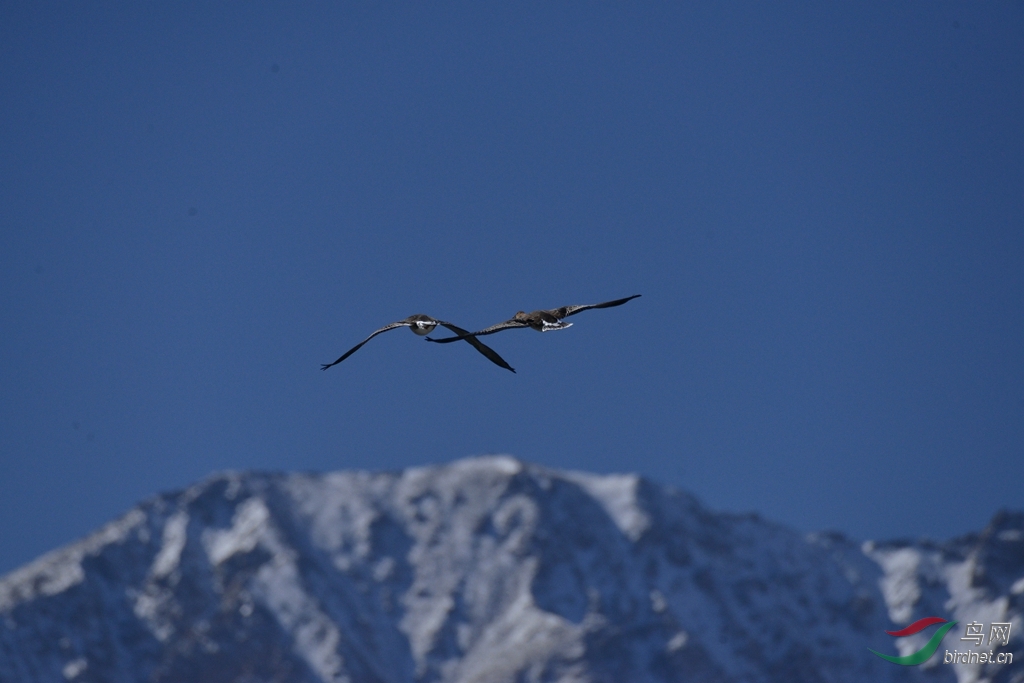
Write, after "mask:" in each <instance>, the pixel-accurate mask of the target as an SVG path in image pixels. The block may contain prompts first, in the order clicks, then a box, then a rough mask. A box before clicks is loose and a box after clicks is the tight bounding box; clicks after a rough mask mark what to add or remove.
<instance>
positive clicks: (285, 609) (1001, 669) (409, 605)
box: [0, 457, 1024, 683]
mask: <svg viewBox="0 0 1024 683" xmlns="http://www.w3.org/2000/svg"><path fill="white" fill-rule="evenodd" d="M1022 605H1024V514H1020V513H1005V512H1004V513H1000V514H998V515H997V516H996V517H995V519H993V521H992V523H991V524H990V526H989V527H988V528H987V529H985V530H984V531H983V532H981V533H980V534H977V535H972V536H969V537H965V538H960V539H956V540H953V541H949V542H945V543H931V542H899V543H871V542H868V543H864V544H861V543H855V542H853V541H851V540H849V539H846V538H844V537H842V536H841V535H838V534H817V535H812V536H810V537H806V536H803V535H801V534H798V533H796V532H794V531H792V530H790V529H787V528H785V527H782V526H780V525H777V524H773V523H771V522H768V521H765V520H763V519H760V518H759V517H757V516H753V515H730V514H721V513H715V512H711V511H709V510H708V509H706V508H704V507H702V505H701V504H700V503H699V502H698V501H697V500H696V499H694V498H693V497H691V496H689V495H687V494H685V493H681V492H678V491H673V490H667V489H664V488H661V487H659V486H656V485H654V484H652V483H650V482H648V481H645V480H643V479H640V478H638V477H635V476H629V475H619V476H596V475H589V474H582V473H574V472H559V471H552V470H548V469H544V468H541V467H535V466H531V465H527V464H524V463H521V462H519V461H517V460H515V459H512V458H505V457H488V458H477V459H470V460H463V461H459V462H456V463H453V464H450V465H447V466H439V467H429V468H418V469H411V470H406V471H404V472H401V473H394V474H375V473H366V472H336V473H329V474H320V475H312V474H259V473H245V474H236V473H228V474H223V475H218V476H215V477H212V478H210V479H208V480H206V481H204V482H201V483H200V484H197V485H196V486H193V487H192V488H190V489H188V490H187V491H185V492H183V493H177V494H173V495H164V496H160V497H158V498H156V499H153V500H151V501H148V502H146V503H143V504H142V505H139V506H138V507H137V508H135V509H133V510H131V511H130V512H128V513H127V514H126V515H124V516H123V517H121V518H120V519H118V520H116V521H114V522H111V523H110V524H108V525H107V526H105V527H104V528H102V529H100V530H99V531H98V532H96V533H95V534H93V535H92V536H90V537H88V538H86V539H84V540H82V541H80V542H78V543H75V544H72V545H70V546H68V547H66V548H63V549H60V550H57V551H54V552H52V553H50V554H48V555H45V556H44V557H42V558H40V559H39V560H37V561H35V562H33V563H31V564H29V565H27V566H25V567H23V568H21V569H19V570H17V571H15V572H13V573H11V574H9V575H7V576H6V577H4V578H2V579H0V681H3V682H4V683H7V682H15V681H17V682H22V681H24V682H28V681H32V682H35V681H40V682H42V681H46V682H51V681H53V682H57V681H59V682H62V683H63V682H65V681H75V682H76V683H79V682H85V681H97V682H104V683H114V682H118V681H124V682H132V683H134V682H137V681H160V682H165V681H182V682H185V681H188V682H190V683H193V682H202V681H210V682H214V681H216V682H218V683H222V682H228V681H239V682H242V681H245V682H256V681H289V682H306V681H308V682H311V683H312V682H314V681H316V682H321V681H330V682H335V683H340V682H342V681H348V682H351V683H363V682H367V683H370V682H381V683H384V682H387V683H398V682H399V681H459V682H465V683H469V682H471V681H472V682H481V683H483V682H487V683H497V682H503V681H508V682H510V683H511V682H520V681H522V682H526V681H563V682H566V683H568V682H570V681H571V682H584V681H595V682H596V681H629V682H636V683H641V682H645V681H650V682H655V681H658V682H662V681H710V682H715V683H730V682H734V681H735V682H739V681H744V682H751V683H754V682H758V683H759V682H769V681H771V682H776V681H777V682H779V683H782V682H785V683H802V682H807V683H810V682H819V681H822V682H823V681H829V682H832V681H834V682H847V681H848V682H850V683H854V682H857V683H860V682H863V681H873V682H885V681H935V682H945V681H949V682H952V681H959V682H960V683H966V682H968V681H985V680H990V681H993V682H995V681H999V682H1003V683H1005V682H1009V681H1016V682H1018V683H1019V682H1020V681H1024V646H1022V643H1024V623H1022V619H1021V612H1022ZM932 615H937V616H941V617H944V618H946V619H950V620H953V619H956V620H958V621H959V622H960V625H963V624H966V623H968V622H970V621H977V622H981V623H984V624H985V628H986V630H987V629H988V625H989V624H990V623H994V622H1008V623H1011V624H1012V630H1011V636H1010V641H1009V644H1008V645H1007V646H1005V647H1002V648H1001V650H1002V651H1004V652H1012V653H1013V655H1014V656H1015V658H1016V661H1015V662H1014V663H1012V664H987V665H984V664H945V663H943V661H942V656H943V648H947V649H951V650H952V649H954V648H955V649H959V650H968V649H971V644H970V643H962V642H961V641H960V639H959V636H962V635H963V634H964V631H963V628H962V627H957V628H956V629H954V630H953V631H951V632H950V633H949V634H948V635H947V636H946V638H945V640H944V642H943V647H940V649H939V651H938V654H936V655H935V656H934V657H932V658H931V660H929V661H928V662H927V663H926V664H924V665H922V666H913V667H904V666H899V665H896V664H892V663H890V662H887V661H884V660H882V659H880V658H878V657H876V656H875V655H873V654H871V653H870V652H869V648H871V649H874V650H877V651H880V652H883V653H888V654H893V655H895V654H908V653H910V652H914V651H916V650H917V649H919V648H920V647H921V646H922V645H923V644H924V643H925V642H927V640H928V638H929V637H930V636H931V635H932V633H933V632H934V629H928V630H926V631H924V632H922V633H919V634H916V635H914V636H910V637H908V638H901V639H895V638H892V637H890V636H888V635H886V634H885V633H884V631H885V630H887V629H888V630H893V629H897V628H901V627H902V626H904V625H906V624H908V623H910V622H912V621H914V620H916V619H919V618H921V617H924V616H932ZM980 649H981V650H985V651H988V650H989V649H990V648H989V645H988V642H987V639H986V641H985V643H984V647H983V648H980Z"/></svg>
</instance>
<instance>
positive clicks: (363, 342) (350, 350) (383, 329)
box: [320, 320, 412, 370]
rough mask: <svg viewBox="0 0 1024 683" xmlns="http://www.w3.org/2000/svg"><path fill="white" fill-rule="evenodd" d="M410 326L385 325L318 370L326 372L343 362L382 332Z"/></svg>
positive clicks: (404, 323)
mask: <svg viewBox="0 0 1024 683" xmlns="http://www.w3.org/2000/svg"><path fill="white" fill-rule="evenodd" d="M411 325H412V323H410V322H406V321H404V320H402V321H399V322H397V323H391V324H390V325H385V326H384V327H382V328H380V329H379V330H376V331H374V333H373V334H371V335H370V336H369V337H367V338H366V339H364V340H363V341H361V342H359V343H358V344H356V345H355V346H353V347H352V348H351V349H349V350H348V351H346V352H345V355H343V356H342V357H341V358H339V359H338V360H336V361H334V362H333V363H324V364H323V365H321V366H320V369H321V370H326V369H327V368H329V367H331V366H332V365H337V364H338V363H340V362H341V361H343V360H345V359H346V358H348V357H349V356H351V355H352V354H353V353H355V352H356V351H358V350H359V349H360V348H361V347H362V346H363V344H365V343H366V342H368V341H370V340H371V339H373V338H374V337H376V336H377V335H378V334H381V333H382V332H387V331H388V330H393V329H395V328H396V327H409V326H411Z"/></svg>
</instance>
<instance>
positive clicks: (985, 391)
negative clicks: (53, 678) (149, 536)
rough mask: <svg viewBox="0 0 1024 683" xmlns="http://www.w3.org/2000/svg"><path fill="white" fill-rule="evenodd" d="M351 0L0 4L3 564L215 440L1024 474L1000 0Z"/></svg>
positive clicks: (881, 503)
mask: <svg viewBox="0 0 1024 683" xmlns="http://www.w3.org/2000/svg"><path fill="white" fill-rule="evenodd" d="M372 4H373V7H368V6H367V3H357V2H321V3H285V2H277V3H272V2H261V3H237V2H230V3H229V2H203V3H191V4H189V3H160V2H132V3H118V4H110V3H106V4H100V5H97V4H96V3H87V2H68V1H61V2H52V3H10V2H4V3H2V4H0V207H2V208H0V221H2V223H0V291H2V298H0V358H2V360H0V387H2V390H0V571H7V570H10V569H12V568H14V567H16V566H18V565H20V564H22V563H24V562H26V561H28V560H30V559H32V558H33V557H35V556H36V555H38V554H40V553H42V552H44V551H46V550H49V549H51V548H53V547H55V546H57V545H59V544H63V543H66V542H69V541H72V540H74V539H75V538H77V537H79V536H81V535H83V534H85V533H87V532H89V531H90V530H92V529H94V528H95V527H97V526H98V525H100V524H101V523H103V522H104V521H106V520H108V519H110V518H112V517H114V516H115V515H117V514H119V513H121V512H123V511H124V510H126V509H127V508H129V507H130V506H131V505H133V504H134V503H135V502H137V501H139V500H141V499H143V498H146V497H148V496H151V495H153V494H155V493H157V492H160V491H167V490H173V489H176V488H180V487H183V486H186V485H188V484H189V483H191V482H193V481H195V480H197V479H199V478H201V477H204V476H206V475H207V474H209V473H211V472H214V471H217V470H223V469H253V468H256V469H273V470H331V469H341V468H368V469H395V468H402V467H407V466H411V465H421V464H427V463H437V462H443V461H447V460H451V459H455V458H460V457H464V456H469V455H474V454H483V453H510V454H512V455H515V456H517V457H519V458H522V459H524V460H529V461H533V462H537V463H541V464H544V465H548V466H551V467H558V468H575V469H587V470H591V471H597V472H613V471H637V472H640V473H642V474H644V475H646V476H648V477H650V478H652V479H654V480H655V481H657V482H661V483H665V484H672V485H676V486H678V487H681V488H684V489H687V490H689V491H692V492H694V493H695V494H697V495H698V496H700V497H701V498H702V499H703V500H704V501H705V502H706V503H708V504H709V505H711V506H712V507H714V508H717V509H721V510H730V511H747V510H754V511H757V512H759V513H761V514H762V515H764V516H766V517H768V518H771V519H775V520H778V521H781V522H783V523H786V524H789V525H792V526H794V527H796V528H798V529H802V530H814V529H822V528H834V529H840V530H842V531H845V532H847V533H849V534H850V535H852V536H855V537H858V538H868V537H897V536H918V535H930V536H932V537H938V538H944V537H948V536H952V535H955V534H958V533H962V532H964V531H967V530H971V529H978V528H980V527H981V526H983V525H984V524H985V522H986V521H987V520H988V519H989V517H990V516H991V515H992V513H993V512H994V511H995V510H996V509H998V508H1000V507H1004V506H1010V507H1016V508H1020V507H1024V484H1022V482H1024V124H1022V122H1024V49H1022V48H1021V46H1022V44H1024V5H1022V4H1021V3H1020V2H987V3H960V4H950V3H941V2H934V3H920V2H913V3H906V2H897V3H893V2H875V3H825V4H822V3H802V4H783V3H746V4H737V3H715V4H710V3H697V4H692V3H601V2H593V3H567V2H561V3H552V2H524V3H513V4H511V5H508V4H504V5H503V4H501V3H478V2H463V3H451V2H448V3H414V2H400V1H396V2H383V3H372ZM638 4H642V5H643V6H642V7H638V6H636V5H638ZM296 5H301V6H296ZM684 5H691V6H684ZM637 293H639V294H642V295H643V297H642V298H640V299H637V300H635V301H632V302H630V303H629V304H627V305H625V306H623V307H621V308H616V309H610V310H607V311H590V312H586V313H582V314H580V315H579V316H577V317H575V318H573V321H574V322H575V323H576V324H575V325H574V326H573V327H572V328H571V329H570V330H567V331H564V332H558V333H551V334H544V335H540V334H538V333H536V332H533V331H531V330H516V331H510V332H505V333H502V334H499V335H495V336H492V337H489V338H487V341H488V342H489V343H490V344H491V345H492V346H493V347H494V348H495V350H497V351H498V352H499V353H501V354H502V355H503V356H504V357H505V358H506V359H507V360H508V361H509V362H510V363H511V364H512V365H513V366H515V367H516V369H517V370H518V374H515V375H513V374H512V373H509V372H506V371H504V370H501V369H499V368H497V367H495V366H493V365H491V364H490V363H488V362H487V361H486V360H485V359H484V358H483V357H481V356H479V355H478V354H476V353H475V352H474V351H473V350H472V349H471V348H469V347H468V346H467V345H465V344H450V345H444V346H440V345H434V344H429V343H427V342H425V341H423V340H422V339H420V338H417V337H415V336H413V335H412V334H409V333H408V332H407V331H405V330H398V331H394V332H390V333H388V334H386V335H382V336H381V337H378V338H376V339H374V340H373V341H372V342H370V343H369V344H367V345H366V346H365V347H364V348H363V349H362V350H360V351H359V352H358V353H357V354H355V355H354V356H352V357H351V358H350V359H348V360H347V361H345V362H344V363H342V364H341V365H339V366H336V367H334V368H331V369H330V370H329V371H328V372H320V369H319V367H320V363H324V362H329V361H331V360H334V359H335V358H336V357H337V356H338V355H340V354H341V353H342V352H343V351H345V350H346V349H348V348H349V347H351V346H352V345H353V344H355V343H356V342H358V341H359V340H361V339H362V338H363V337H365V336H366V335H367V334H368V333H369V332H371V331H372V330H374V329H376V328H377V327H379V326H381V325H383V324H385V323H388V322H391V321H394V320H398V319H400V318H404V317H405V316H408V315H410V314H412V313H427V314H430V315H434V316H437V317H441V318H446V319H448V320H451V321H453V322H455V323H456V324H459V325H461V326H463V327H467V328H470V329H479V328H481V327H484V326H486V325H490V324H492V323H495V322H499V321H501V320H504V319H506V318H508V317H510V316H511V315H512V314H513V313H515V312H516V311H517V310H519V309H525V310H533V309H536V308H550V307H556V306H561V305H565V304H574V303H592V302H598V301H604V300H607V299H613V298H618V297H623V296H627V295H630V294H637Z"/></svg>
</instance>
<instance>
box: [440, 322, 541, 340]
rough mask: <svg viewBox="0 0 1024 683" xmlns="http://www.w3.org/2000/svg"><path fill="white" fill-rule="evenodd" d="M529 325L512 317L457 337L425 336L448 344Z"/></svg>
mask: <svg viewBox="0 0 1024 683" xmlns="http://www.w3.org/2000/svg"><path fill="white" fill-rule="evenodd" d="M529 326H530V324H529V323H524V322H522V321H520V320H516V319H515V318H512V319H511V320H506V321H505V322H503V323H498V324H497V325H491V326H490V327H485V328H484V329H482V330H480V331H479V332H467V333H465V334H460V335H459V336H457V337H445V338H444V339H431V338H430V337H427V341H432V342H437V343H438V344H448V343H449V342H453V341H459V340H460V339H471V338H473V337H482V336H484V335H485V334H494V333H495V332H501V331H502V330H511V329H514V328H516V327H529ZM446 327H447V326H446Z"/></svg>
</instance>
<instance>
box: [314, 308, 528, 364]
mask: <svg viewBox="0 0 1024 683" xmlns="http://www.w3.org/2000/svg"><path fill="white" fill-rule="evenodd" d="M438 325H441V326H442V327H447V328H448V329H449V330H451V331H452V332H454V333H455V334H457V335H459V336H458V337H452V338H451V339H453V340H454V339H465V340H466V341H467V342H469V343H470V344H471V345H472V346H473V348H474V349H476V350H477V351H479V352H480V353H482V354H483V355H485V356H486V357H487V359H488V360H489V361H491V362H492V363H494V364H495V365H498V366H500V367H503V368H505V369H506V370H511V371H512V372H515V368H513V367H512V366H511V365H509V364H508V363H506V362H505V359H504V358H502V357H501V356H499V355H498V354H497V352H495V350H494V349H492V348H491V347H489V346H487V345H486V344H484V343H483V342H481V341H479V340H477V339H476V337H474V336H472V335H470V334H469V332H466V330H464V329H462V328H461V327H456V326H455V325H452V324H451V323H449V322H445V321H444V320H438V319H436V318H431V317H430V316H429V315H423V314H422V313H417V314H416V315H410V316H409V317H408V318H406V319H405V320H399V321H398V322H394V323H391V324H390V325H385V326H384V327H382V328H380V329H379V330H375V331H374V333H373V334H371V335H370V336H369V337H367V338H366V339H364V340H363V341H361V342H359V343H358V344H356V345H355V346H353V347H352V348H351V349H349V350H348V351H346V352H345V354H344V355H343V356H342V357H341V358H339V359H338V360H336V361H334V362H333V363H324V364H323V365H321V367H320V369H321V370H326V369H327V368H329V367H331V366H332V365H337V364H338V363H340V362H341V361H343V360H345V359H346V358H348V357H349V356H351V355H352V354H353V353H355V352H356V351H358V350H359V349H360V347H362V345H363V344H365V343H366V342H368V341H370V340H371V339H373V338H374V337H376V336H377V335H378V334H381V333H383V332H387V331H388V330H394V329H397V328H399V327H408V328H409V329H410V330H412V331H413V332H414V333H415V334H418V335H420V336H421V337H422V336H424V335H428V334H430V333H431V332H433V331H434V328H435V327H437V326H438Z"/></svg>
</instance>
